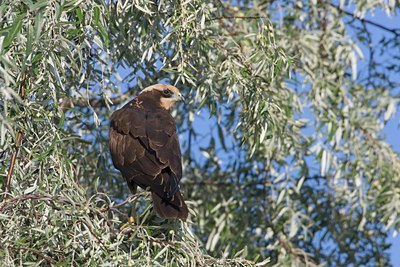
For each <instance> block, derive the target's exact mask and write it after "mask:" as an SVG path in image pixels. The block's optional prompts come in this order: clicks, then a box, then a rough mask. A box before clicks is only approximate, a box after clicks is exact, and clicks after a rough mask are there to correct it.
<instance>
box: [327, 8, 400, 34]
mask: <svg viewBox="0 0 400 267" xmlns="http://www.w3.org/2000/svg"><path fill="white" fill-rule="evenodd" d="M330 5H331V6H332V7H334V8H336V9H337V10H338V11H339V12H341V13H344V14H346V15H348V16H351V17H353V18H355V19H357V20H359V21H361V22H362V23H367V24H370V25H372V26H375V27H377V28H379V29H381V30H384V31H387V32H390V33H392V34H394V35H395V36H397V37H400V28H397V29H395V28H393V29H392V28H389V27H386V26H384V25H382V24H379V23H376V22H374V21H372V20H369V19H365V18H361V17H360V16H356V15H355V14H354V13H352V12H350V11H346V10H343V9H341V8H340V7H339V6H337V5H335V4H332V3H330Z"/></svg>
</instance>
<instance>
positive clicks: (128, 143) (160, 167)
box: [109, 84, 188, 220]
mask: <svg viewBox="0 0 400 267" xmlns="http://www.w3.org/2000/svg"><path fill="white" fill-rule="evenodd" d="M183 100H184V98H183V96H182V94H181V93H180V92H179V90H178V89H177V88H176V87H174V86H172V85H166V84H156V85H152V86H149V87H147V88H146V89H144V90H143V91H141V92H140V94H139V96H138V97H136V98H135V99H133V100H132V101H130V102H129V103H127V104H126V105H125V106H124V107H122V108H121V109H119V110H117V111H115V112H114V113H113V114H112V116H111V125H110V141H109V147H110V152H111V158H112V161H113V164H114V166H115V168H117V169H118V170H120V172H121V174H122V176H123V177H124V178H125V180H126V181H127V183H128V186H129V188H130V189H131V191H132V192H136V186H137V185H138V186H140V187H141V188H143V189H149V190H150V191H151V193H152V198H153V207H154V210H155V212H156V214H157V215H158V216H159V217H161V218H178V219H182V220H186V219H187V217H188V208H187V206H186V204H185V201H184V200H183V197H182V194H181V192H180V190H179V181H180V179H181V178H182V163H181V150H180V147H179V140H178V135H177V133H176V125H175V120H174V118H173V117H172V116H171V114H170V109H171V108H172V106H173V105H174V104H175V103H176V102H178V101H183Z"/></svg>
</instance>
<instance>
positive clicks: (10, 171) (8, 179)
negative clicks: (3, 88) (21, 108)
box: [6, 73, 26, 192]
mask: <svg viewBox="0 0 400 267" xmlns="http://www.w3.org/2000/svg"><path fill="white" fill-rule="evenodd" d="M25 79H26V75H25V73H23V74H22V77H21V84H20V86H19V95H20V96H21V99H23V98H24V97H25ZM21 140H22V129H19V130H18V134H17V140H16V142H15V147H14V152H13V154H12V156H11V161H10V167H9V168H8V173H7V177H6V192H10V190H11V176H12V174H13V171H14V166H15V161H16V160H17V155H18V151H19V147H20V145H21Z"/></svg>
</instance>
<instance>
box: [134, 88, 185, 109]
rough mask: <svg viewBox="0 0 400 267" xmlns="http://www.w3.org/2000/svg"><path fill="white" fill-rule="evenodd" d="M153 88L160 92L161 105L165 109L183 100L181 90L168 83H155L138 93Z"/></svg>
mask: <svg viewBox="0 0 400 267" xmlns="http://www.w3.org/2000/svg"><path fill="white" fill-rule="evenodd" d="M153 90H157V91H159V92H161V93H162V97H161V98H160V101H161V104H160V105H161V106H162V107H163V108H165V109H167V110H169V109H171V107H172V106H173V105H174V104H175V103H176V102H178V101H184V100H185V99H184V97H183V96H182V94H181V92H180V91H179V89H178V88H176V87H175V86H172V85H169V84H155V85H151V86H149V87H146V88H145V89H143V90H142V91H141V92H140V94H142V93H144V92H150V91H153Z"/></svg>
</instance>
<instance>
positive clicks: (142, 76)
mask: <svg viewBox="0 0 400 267" xmlns="http://www.w3.org/2000/svg"><path fill="white" fill-rule="evenodd" d="M344 2H345V1H341V2H340V4H341V6H335V5H334V4H330V3H329V2H327V1H280V2H279V3H273V1H245V2H239V3H238V2H237V1H232V2H229V1H226V2H213V1H204V0H194V1H185V2H182V1H174V0H168V1H159V2H152V1H147V0H140V1H133V2H131V1H111V2H109V1H88V0H81V1H77V0H70V1H68V0H66V1H55V2H54V1H3V2H1V3H0V25H1V27H0V106H1V109H0V123H1V125H0V160H1V162H2V164H1V166H0V175H1V178H2V179H1V180H0V185H1V187H2V189H4V191H3V192H2V193H1V194H0V198H1V199H0V261H1V262H4V263H5V264H6V265H7V266H17V265H44V266H46V265H56V264H57V265H59V266H67V265H69V266H71V265H73V266H123V265H128V266H136V265H139V264H140V265H147V266H208V265H210V266H228V265H229V266H265V265H275V266H282V265H291V266H304V265H308V266H315V265H324V264H325V265H327V266H337V265H354V266H360V265H369V266H371V265H373V266H387V265H388V264H389V263H388V255H387V253H386V252H387V249H388V244H387V243H386V241H385V239H386V237H387V232H388V231H389V230H392V229H399V227H400V216H399V210H400V160H399V156H398V153H397V152H395V150H393V148H392V147H390V146H389V145H388V144H387V142H386V140H385V138H384V136H382V129H383V127H384V126H385V125H386V124H387V123H388V122H389V121H391V120H393V116H394V115H395V114H396V108H397V107H398V105H399V99H398V96H396V92H398V88H399V81H398V79H396V78H395V74H397V73H399V72H400V69H399V66H400V64H399V63H400V62H399V61H400V58H399V56H398V54H399V53H398V47H400V44H399V40H400V39H399V35H400V33H399V32H398V31H396V30H392V29H390V28H388V27H386V26H384V25H381V27H380V28H378V29H379V30H380V31H382V32H384V33H385V34H383V35H382V37H381V39H379V38H380V37H375V36H374V35H373V34H371V29H370V27H371V25H372V24H371V23H370V21H368V20H365V19H363V16H365V15H366V14H367V13H368V12H373V11H374V10H375V9H376V8H378V9H381V10H384V11H385V12H386V13H387V14H395V12H398V11H399V6H398V4H396V3H395V1H389V2H388V1H373V0H363V1H356V4H355V5H354V6H352V8H354V14H356V15H354V16H353V15H352V13H350V12H348V11H343V10H344V9H345V10H351V8H350V9H349V8H348V7H347V6H345V3H344ZM382 58H383V59H384V60H383V61H384V62H382ZM388 58H389V59H390V60H385V59H388ZM160 81H166V82H169V83H172V84H175V85H177V86H178V87H179V88H180V89H181V91H182V92H183V93H184V95H185V96H186V98H187V99H189V102H188V103H187V104H186V105H185V106H180V107H178V108H179V110H178V112H175V113H174V116H175V117H176V118H177V121H178V124H179V129H178V130H179V133H180V134H181V137H182V142H181V143H182V150H183V154H184V161H183V163H184V167H185V175H184V179H183V180H182V188H183V190H184V192H185V199H188V200H189V201H188V204H189V207H190V208H191V209H192V215H191V217H190V219H191V221H190V222H188V223H187V224H186V223H181V222H179V221H163V220H160V219H158V218H156V217H155V216H154V214H153V212H152V210H151V205H150V203H149V198H148V194H147V193H146V192H142V193H139V194H137V195H135V196H133V197H130V198H128V196H129V190H127V187H126V185H125V183H124V181H123V180H122V178H121V176H120V174H119V173H118V172H117V171H116V170H115V169H114V168H113V167H112V164H111V162H110V160H109V154H108V145H107V138H108V137H107V131H108V119H109V116H110V114H111V112H112V110H115V109H116V108H117V105H120V104H122V103H124V101H126V100H128V99H129V98H130V97H132V96H133V95H134V94H135V93H137V92H138V91H139V90H140V89H143V88H144V87H146V86H147V85H150V84H154V83H158V82H160ZM396 90H397V91H396ZM397 95H398V93H397ZM203 117H206V119H204V118H203ZM199 121H200V122H199ZM201 121H203V122H201ZM204 121H205V122H206V123H205V124H206V125H207V126H206V127H204ZM9 182H10V183H9ZM132 201H136V202H137V203H138V206H139V208H138V211H139V212H140V217H139V218H135V221H133V222H132V221H130V219H129V216H128V214H129V210H130V205H132V204H131V203H132Z"/></svg>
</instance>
